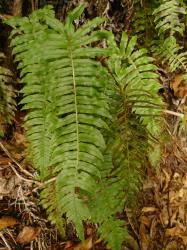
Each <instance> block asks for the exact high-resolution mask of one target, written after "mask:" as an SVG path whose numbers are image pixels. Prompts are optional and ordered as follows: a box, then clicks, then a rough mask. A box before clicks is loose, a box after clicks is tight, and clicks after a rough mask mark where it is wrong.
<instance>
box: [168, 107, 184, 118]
mask: <svg viewBox="0 0 187 250" xmlns="http://www.w3.org/2000/svg"><path fill="white" fill-rule="evenodd" d="M164 113H166V114H169V115H174V116H178V117H181V118H183V117H184V114H181V113H178V112H175V111H171V110H168V109H166V110H164Z"/></svg>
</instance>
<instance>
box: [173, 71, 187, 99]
mask: <svg viewBox="0 0 187 250" xmlns="http://www.w3.org/2000/svg"><path fill="white" fill-rule="evenodd" d="M170 87H171V88H172V89H173V92H174V96H175V97H177V98H181V99H183V98H184V97H185V96H186V95H187V84H186V81H185V80H184V76H183V74H178V75H176V76H175V78H174V81H173V82H172V83H171V84H170Z"/></svg>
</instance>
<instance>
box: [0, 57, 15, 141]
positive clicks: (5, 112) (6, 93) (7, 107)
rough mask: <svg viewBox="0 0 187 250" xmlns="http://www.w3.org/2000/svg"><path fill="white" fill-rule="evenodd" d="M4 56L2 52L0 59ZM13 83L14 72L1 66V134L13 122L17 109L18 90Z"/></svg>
mask: <svg viewBox="0 0 187 250" xmlns="http://www.w3.org/2000/svg"><path fill="white" fill-rule="evenodd" d="M3 58H4V55H3V54H2V53H1V54H0V60H2V59H3ZM12 83H13V74H12V72H11V71H10V70H9V69H7V68H5V67H2V66H0V136H3V135H4V132H5V127H6V125H7V124H10V123H11V122H12V119H13V117H14V114H15V110H16V102H15V97H16V92H15V89H14V87H13V85H12Z"/></svg>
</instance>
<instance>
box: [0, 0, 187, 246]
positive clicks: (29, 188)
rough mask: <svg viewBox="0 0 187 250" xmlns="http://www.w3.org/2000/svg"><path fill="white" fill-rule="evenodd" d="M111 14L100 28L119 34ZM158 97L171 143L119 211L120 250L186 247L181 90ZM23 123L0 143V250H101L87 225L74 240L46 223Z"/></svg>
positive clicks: (171, 88)
mask: <svg viewBox="0 0 187 250" xmlns="http://www.w3.org/2000/svg"><path fill="white" fill-rule="evenodd" d="M51 2H52V1H51ZM70 2H71V1H70ZM72 2H73V1H72ZM75 2H76V1H75ZM10 8H11V7H10ZM105 10H106V9H105ZM66 11H67V10H66ZM99 11H102V12H103V13H104V10H103V9H102V8H100V7H98V13H96V14H99ZM17 12H18V11H17ZM115 13H116V15H114V16H113V19H112V18H111V19H110V23H108V24H106V25H108V26H110V27H111V25H113V26H114V27H113V30H115V31H116V32H119V31H120V30H122V29H123V27H122V26H120V25H121V22H120V21H119V19H120V20H122V15H120V11H116V12H115ZM8 14H10V13H8ZM128 18H130V15H129V17H127V18H126V21H127V22H128V20H129V19H128ZM114 20H116V23H114ZM83 21H84V20H83ZM126 24H127V23H126ZM165 89H167V93H166V91H165ZM181 91H182V92H183V94H182V95H181ZM179 92H180V96H177V93H179ZM163 95H164V97H165V100H166V106H167V109H168V110H171V111H172V112H173V114H174V115H172V114H168V115H167V117H166V122H167V130H168V131H167V132H168V134H169V135H170V138H171V140H170V141H169V142H165V145H163V153H162V159H161V166H160V170H157V171H156V170H154V169H152V168H151V167H150V166H149V165H148V166H146V173H145V175H144V179H143V183H142V187H141V190H140V192H139V197H138V202H137V206H136V208H134V209H133V210H132V209H129V208H125V209H124V211H123V213H124V214H123V217H124V219H125V220H126V222H127V228H128V229H129V233H130V236H129V237H128V238H127V239H126V240H125V242H124V246H123V250H177V249H179V250H185V249H187V129H186V127H185V125H184V124H183V126H182V127H181V117H180V116H179V117H178V116H176V114H181V113H184V111H185V109H186V106H185V101H186V96H187V90H186V87H185V86H182V87H181V86H180V83H177V84H176V82H174V83H173V85H172V84H170V83H169V84H168V86H165V87H164V93H163ZM175 112H176V113H175ZM23 119H24V114H23V113H22V112H21V111H17V114H16V116H15V119H14V123H13V125H12V126H11V127H10V128H9V130H10V131H9V132H8V133H7V136H6V137H5V138H4V139H3V140H0V250H11V249H12V250H26V249H30V250H62V249H66V250H89V249H95V250H105V249H106V248H105V246H104V244H103V243H102V242H101V241H100V239H99V238H97V236H96V233H95V229H94V228H93V227H92V226H91V225H85V234H86V240H85V241H84V242H78V241H77V238H76V235H75V232H74V228H73V226H72V225H71V224H68V225H67V226H66V230H65V231H66V237H64V238H62V237H60V235H59V233H58V231H57V229H56V228H55V226H54V225H51V223H50V222H49V221H48V220H47V216H46V213H45V211H44V210H43V209H42V207H41V206H40V201H39V192H40V187H41V184H40V183H39V182H38V181H36V179H37V173H36V172H35V170H34V168H33V167H32V166H31V165H30V164H29V163H28V162H27V160H26V156H27V147H28V144H27V142H26V139H25V131H24V129H23ZM185 122H186V121H185Z"/></svg>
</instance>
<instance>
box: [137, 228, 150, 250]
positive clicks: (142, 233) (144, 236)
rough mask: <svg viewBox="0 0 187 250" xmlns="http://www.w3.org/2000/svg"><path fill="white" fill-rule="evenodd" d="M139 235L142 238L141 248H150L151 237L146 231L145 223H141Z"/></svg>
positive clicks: (146, 249)
mask: <svg viewBox="0 0 187 250" xmlns="http://www.w3.org/2000/svg"><path fill="white" fill-rule="evenodd" d="M139 235H140V240H141V249H142V250H148V247H149V242H150V238H149V235H148V234H147V233H146V230H145V226H144V225H143V224H140V229H139Z"/></svg>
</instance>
